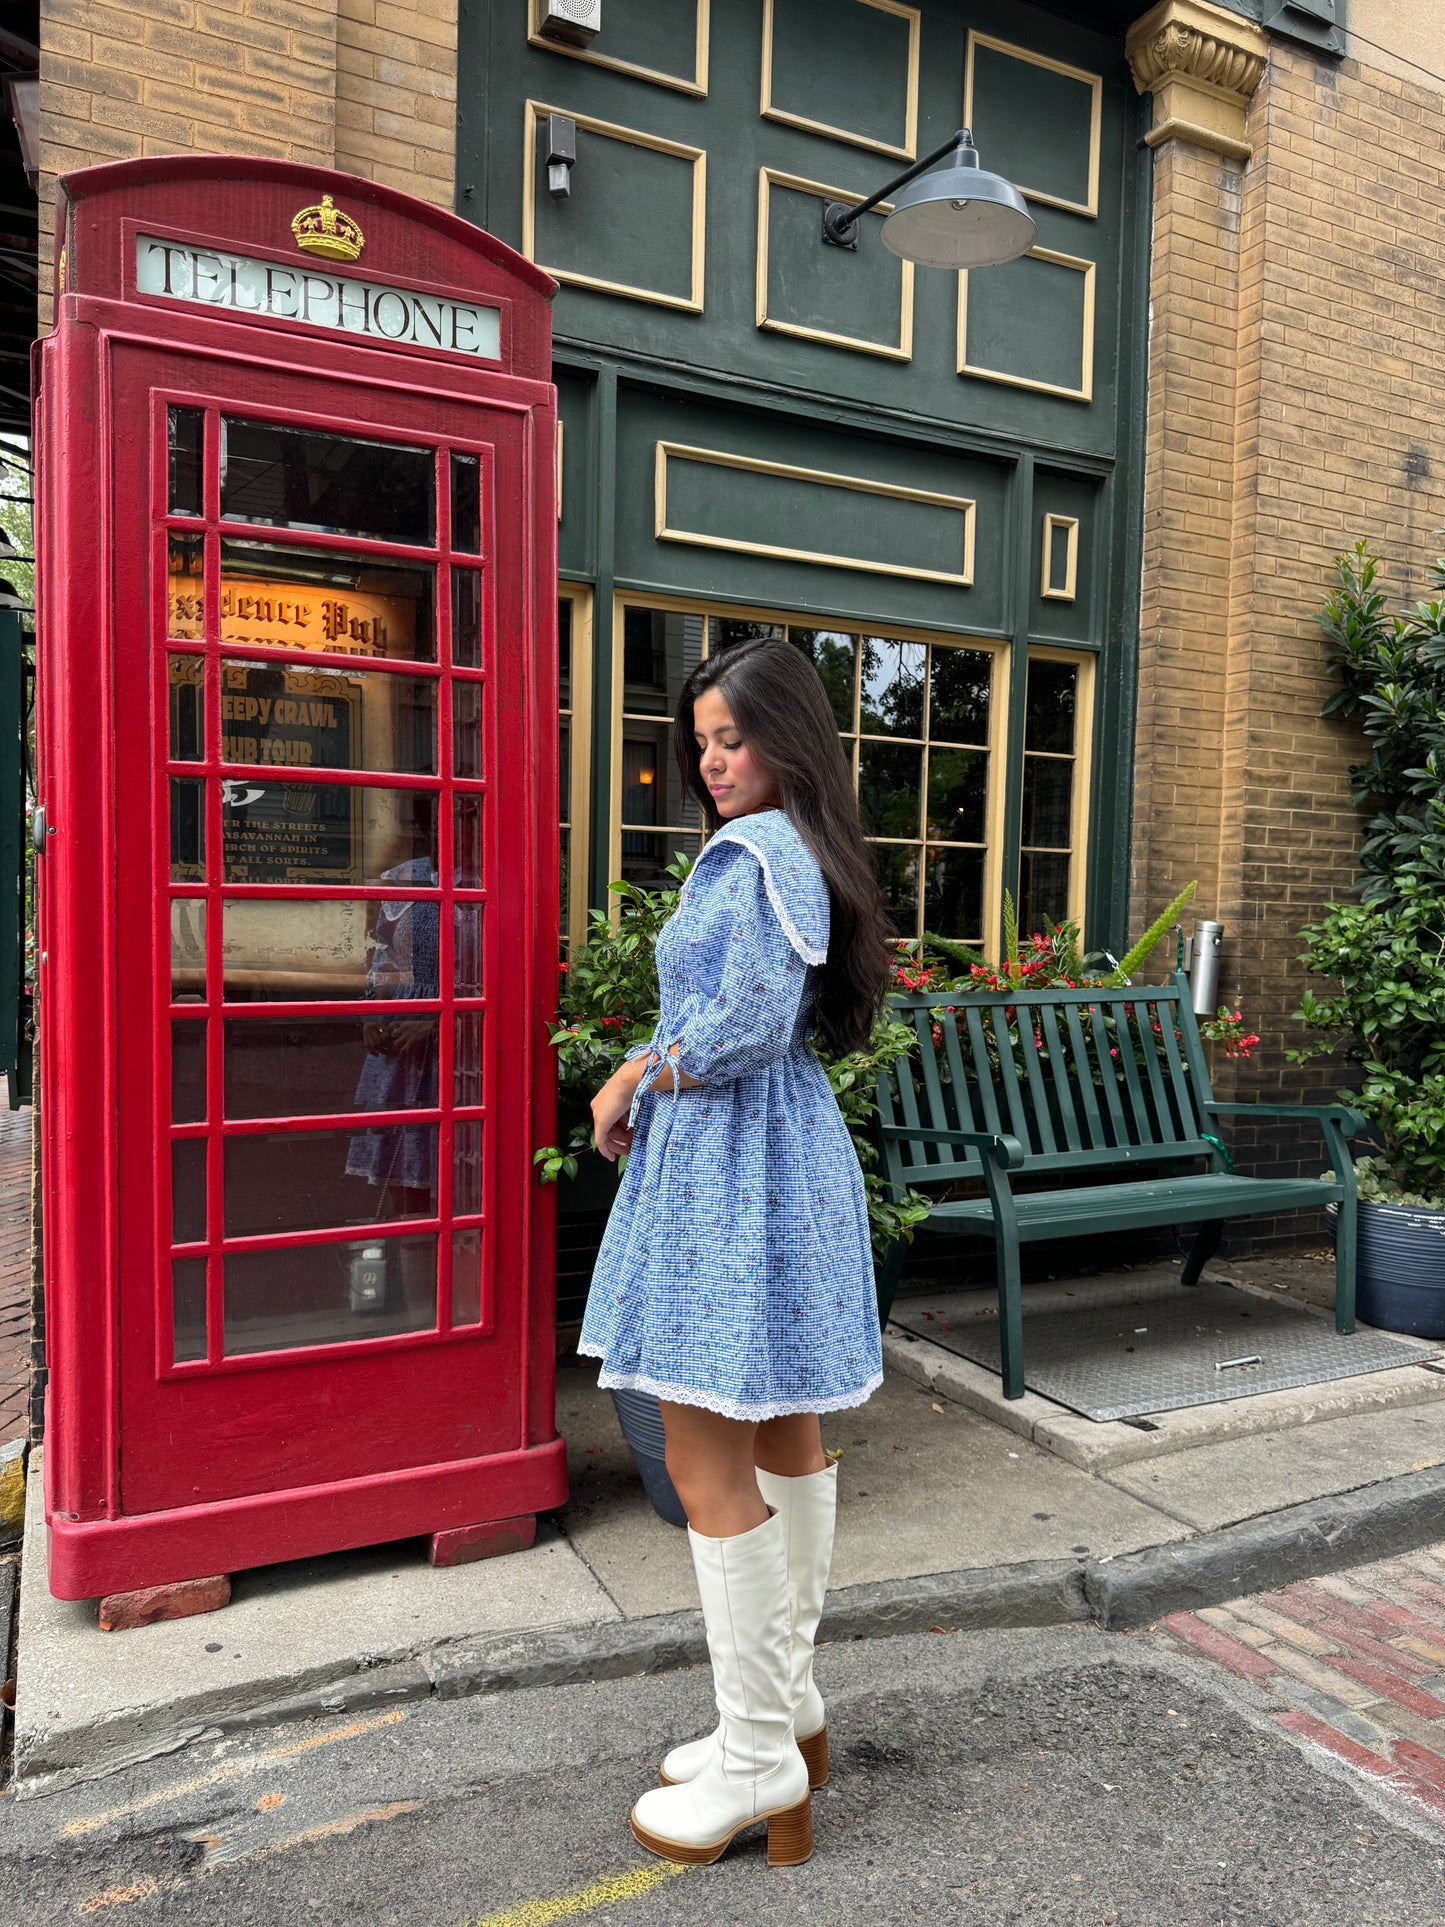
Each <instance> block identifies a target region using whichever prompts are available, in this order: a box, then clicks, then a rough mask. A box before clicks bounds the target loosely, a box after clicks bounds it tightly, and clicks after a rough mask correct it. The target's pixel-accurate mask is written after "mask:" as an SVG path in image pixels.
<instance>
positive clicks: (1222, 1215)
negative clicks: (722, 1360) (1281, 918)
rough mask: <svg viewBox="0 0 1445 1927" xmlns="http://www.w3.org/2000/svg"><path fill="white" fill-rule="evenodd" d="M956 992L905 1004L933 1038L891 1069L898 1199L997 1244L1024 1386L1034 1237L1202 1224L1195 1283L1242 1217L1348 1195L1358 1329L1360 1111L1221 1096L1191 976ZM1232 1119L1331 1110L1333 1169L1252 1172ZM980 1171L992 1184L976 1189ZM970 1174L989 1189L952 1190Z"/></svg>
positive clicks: (891, 1284)
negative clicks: (1297, 1174)
mask: <svg viewBox="0 0 1445 1927" xmlns="http://www.w3.org/2000/svg"><path fill="white" fill-rule="evenodd" d="M947 998H948V993H947V992H942V993H940V992H937V991H934V992H924V993H922V994H917V995H910V996H899V997H892V998H890V999H889V1004H890V1007H891V1008H892V1009H893V1010H894V1011H895V1012H896V1014H897V1016H898V1019H899V1021H900V1022H902V1023H907V1024H910V1025H911V1026H912V1027H913V1030H914V1031H915V1033H916V1035H917V1039H918V1048H917V1054H916V1055H914V1056H909V1057H905V1058H900V1059H899V1060H898V1062H897V1064H896V1065H895V1066H894V1067H893V1069H892V1070H891V1071H887V1072H884V1073H883V1074H882V1075H881V1076H880V1077H879V1079H878V1110H879V1135H880V1138H881V1145H882V1152H883V1160H884V1169H885V1173H886V1177H887V1181H888V1184H889V1187H890V1189H891V1192H892V1194H893V1196H894V1197H895V1198H898V1197H901V1196H902V1194H903V1193H904V1192H905V1191H906V1190H908V1189H910V1188H911V1189H913V1190H916V1191H922V1192H923V1193H924V1194H925V1195H926V1196H928V1197H929V1199H930V1203H931V1210H930V1212H929V1217H928V1220H927V1221H928V1223H929V1224H930V1225H933V1226H936V1227H937V1228H938V1229H939V1230H940V1231H948V1232H955V1233H958V1234H959V1235H960V1236H963V1237H972V1238H992V1239H993V1241H994V1251H995V1256H996V1259H997V1267H998V1309H999V1338H1000V1352H1001V1359H1002V1365H1003V1382H1004V1396H1005V1397H1006V1398H1022V1397H1023V1391H1024V1357H1023V1305H1022V1299H1021V1295H1020V1290H1019V1247H1020V1245H1022V1244H1026V1243H1032V1242H1035V1241H1037V1240H1042V1239H1067V1238H1080V1237H1088V1236H1097V1235H1099V1234H1101V1233H1107V1232H1111V1231H1133V1230H1140V1229H1143V1228H1145V1227H1147V1226H1150V1225H1182V1224H1196V1225H1198V1226H1200V1230H1199V1233H1198V1235H1197V1237H1196V1239H1195V1242H1194V1244H1193V1247H1192V1248H1191V1250H1190V1252H1189V1255H1188V1257H1187V1259H1186V1261H1185V1264H1184V1269H1183V1273H1182V1282H1183V1283H1184V1284H1186V1285H1193V1284H1196V1283H1197V1282H1198V1280H1199V1276H1200V1273H1201V1272H1202V1271H1203V1269H1204V1266H1205V1265H1206V1264H1207V1263H1208V1261H1209V1259H1210V1258H1211V1257H1213V1255H1214V1253H1215V1252H1216V1251H1217V1250H1218V1248H1219V1240H1220V1238H1221V1236H1222V1235H1223V1230H1224V1220H1225V1219H1227V1218H1254V1217H1270V1216H1273V1215H1275V1214H1276V1213H1280V1212H1287V1211H1310V1210H1313V1211H1318V1210H1320V1209H1321V1208H1322V1207H1323V1206H1324V1205H1326V1204H1328V1203H1330V1202H1331V1201H1334V1202H1335V1203H1337V1204H1338V1205H1339V1224H1338V1229H1337V1235H1336V1241H1335V1329H1336V1330H1337V1331H1339V1332H1351V1331H1353V1330H1354V1328H1355V1176H1354V1166H1353V1163H1352V1160H1351V1157H1350V1150H1349V1145H1348V1142H1347V1140H1348V1139H1350V1138H1352V1137H1355V1136H1357V1135H1358V1134H1359V1133H1360V1132H1361V1131H1362V1130H1363V1129H1364V1128H1365V1126H1364V1120H1363V1118H1361V1117H1360V1116H1359V1115H1358V1113H1356V1112H1354V1111H1351V1110H1348V1109H1346V1108H1345V1107H1344V1106H1342V1105H1338V1104H1330V1105H1320V1104H1256V1103H1242V1104H1220V1103H1216V1101H1215V1099H1214V1096H1213V1094H1212V1092H1211V1090H1210V1085H1209V1072H1208V1068H1207V1066H1206V1064H1205V1061H1204V1048H1203V1044H1202V1042H1201V1039H1200V1036H1199V1026H1198V1024H1197V1023H1196V1022H1195V1018H1194V1012H1193V1010H1192V1008H1191V1005H1190V995H1189V982H1188V979H1187V978H1186V977H1185V976H1184V975H1183V974H1182V972H1181V973H1179V974H1176V975H1175V976H1174V977H1173V978H1172V980H1171V981H1170V983H1169V984H1167V985H1163V986H1151V987H1148V988H1132V987H1125V988H1122V989H1117V990H1042V991H1030V990H1027V989H1024V988H1020V989H1018V990H1005V991H991V992H987V993H982V994H975V993H973V992H968V993H964V994H960V995H959V997H958V1002H957V1005H956V1007H955V1008H954V1009H953V1010H949V1009H947V1008H946V1004H947ZM1228 1116H1240V1117H1258V1118H1264V1117H1298V1118H1313V1119H1315V1120H1316V1121H1317V1122H1318V1123H1319V1125H1320V1127H1321V1129H1322V1130H1323V1133H1324V1138H1325V1143H1326V1146H1327V1147H1328V1150H1329V1156H1330V1162H1331V1164H1332V1165H1333V1166H1334V1176H1333V1178H1332V1179H1327V1180H1319V1179H1312V1178H1249V1177H1240V1176H1238V1175H1237V1174H1236V1173H1235V1171H1234V1169H1233V1160H1232V1159H1231V1157H1230V1154H1229V1151H1228V1149H1227V1148H1226V1146H1225V1144H1224V1142H1223V1140H1222V1139H1221V1138H1220V1137H1219V1136H1218V1135H1217V1134H1216V1132H1215V1131H1213V1130H1211V1129H1208V1128H1206V1127H1207V1126H1212V1125H1214V1124H1216V1123H1217V1121H1218V1120H1219V1119H1220V1118H1222V1117H1228ZM1201 1162H1202V1163H1203V1166H1204V1168H1200V1166H1201ZM1161 1171H1162V1172H1163V1175H1160V1172H1161ZM1136 1173H1138V1174H1139V1175H1135V1174H1136ZM1039 1179H1043V1180H1045V1181H1046V1185H1045V1186H1044V1187H1042V1188H1041V1187H1040V1186H1039V1185H1038V1184H1037V1183H1036V1182H1035V1181H1036V1180H1039ZM1080 1179H1083V1180H1084V1182H1082V1183H1080V1182H1079V1180H1080ZM979 1180H981V1181H982V1183H983V1185H984V1186H985V1187H986V1193H987V1195H985V1196H978V1195H976V1190H977V1181H979ZM1101 1180H1102V1181H1101ZM969 1181H973V1187H972V1188H973V1189H974V1191H975V1195H972V1196H958V1195H952V1194H956V1193H957V1192H958V1191H959V1190H960V1189H961V1188H962V1187H963V1186H965V1185H967V1184H968V1183H969ZM1020 1186H1027V1187H1028V1188H1018V1187H1020ZM940 1193H942V1194H944V1195H939V1194H940ZM903 1251H904V1247H903V1243H902V1241H901V1240H899V1241H897V1242H896V1243H895V1244H894V1245H893V1247H892V1248H891V1249H890V1251H889V1252H888V1254H887V1256H886V1258H885V1261H884V1263H883V1265H882V1266H881V1268H880V1277H879V1310H880V1313H881V1315H882V1316H883V1317H885V1318H886V1317H887V1315H888V1311H889V1308H890V1306H891V1304H892V1300H893V1293H894V1290H895V1288H896V1286H897V1282H898V1276H899V1272H900V1270H901V1268H902V1262H903Z"/></svg>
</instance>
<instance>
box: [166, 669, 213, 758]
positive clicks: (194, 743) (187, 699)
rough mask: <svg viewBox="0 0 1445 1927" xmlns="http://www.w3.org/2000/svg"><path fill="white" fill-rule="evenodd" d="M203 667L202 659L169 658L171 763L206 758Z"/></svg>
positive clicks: (204, 670) (167, 674)
mask: <svg viewBox="0 0 1445 1927" xmlns="http://www.w3.org/2000/svg"><path fill="white" fill-rule="evenodd" d="M205 676H206V664H205V660H204V658H203V657H201V656H168V657H167V658H166V680H167V682H168V684H169V687H170V756H171V761H172V762H173V763H199V762H200V761H201V760H202V759H203V758H204V756H205V753H206V749H205V734H204V727H203V709H202V692H203V691H204V689H205Z"/></svg>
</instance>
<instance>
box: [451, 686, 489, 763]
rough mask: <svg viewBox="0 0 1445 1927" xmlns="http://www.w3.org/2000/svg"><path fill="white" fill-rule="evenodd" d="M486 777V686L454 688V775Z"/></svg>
mask: <svg viewBox="0 0 1445 1927" xmlns="http://www.w3.org/2000/svg"><path fill="white" fill-rule="evenodd" d="M481 773H482V685H481V684H480V683H479V682H455V683H453V684H452V775H453V776H480V775H481Z"/></svg>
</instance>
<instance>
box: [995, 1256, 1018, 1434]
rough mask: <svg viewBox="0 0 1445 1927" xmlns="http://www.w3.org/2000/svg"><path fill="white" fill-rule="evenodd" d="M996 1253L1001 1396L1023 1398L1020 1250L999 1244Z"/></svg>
mask: <svg viewBox="0 0 1445 1927" xmlns="http://www.w3.org/2000/svg"><path fill="white" fill-rule="evenodd" d="M994 1249H995V1250H996V1251H997V1253H998V1349H999V1364H1000V1365H1001V1366H1002V1368H1003V1395H1004V1397H1005V1398H1022V1397H1023V1395H1024V1304H1023V1293H1022V1290H1021V1289H1020V1284H1019V1248H1018V1246H1017V1245H1016V1244H1013V1243H1009V1244H1003V1243H1000V1244H998V1245H996V1246H995V1247H994Z"/></svg>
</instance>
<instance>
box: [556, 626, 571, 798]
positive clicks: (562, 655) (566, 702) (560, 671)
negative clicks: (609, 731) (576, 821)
mask: <svg viewBox="0 0 1445 1927" xmlns="http://www.w3.org/2000/svg"><path fill="white" fill-rule="evenodd" d="M557 683H558V691H557V696H558V701H559V702H560V704H561V706H562V708H563V709H570V708H571V707H572V598H571V596H565V595H564V596H558V598H557ZM564 793H565V792H564Z"/></svg>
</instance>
